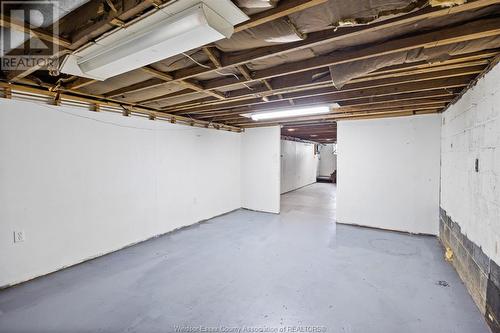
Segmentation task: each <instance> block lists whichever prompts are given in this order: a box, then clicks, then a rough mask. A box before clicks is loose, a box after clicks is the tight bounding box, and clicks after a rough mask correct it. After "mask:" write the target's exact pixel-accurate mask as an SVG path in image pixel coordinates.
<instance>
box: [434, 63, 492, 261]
mask: <svg viewBox="0 0 500 333" xmlns="http://www.w3.org/2000/svg"><path fill="white" fill-rule="evenodd" d="M441 136H442V137H441V152H442V153H441V164H442V165H441V207H442V208H443V209H445V210H446V213H447V214H448V215H449V216H450V217H451V218H452V220H453V221H455V222H457V223H458V224H459V225H460V227H461V231H462V233H464V234H466V235H467V237H468V238H469V239H470V240H471V241H472V242H474V243H476V244H477V245H479V246H481V247H482V249H483V251H484V252H485V253H486V254H487V255H488V256H489V257H490V258H491V259H493V260H494V261H495V262H497V263H500V65H497V66H495V67H494V68H493V69H492V70H491V71H490V72H488V73H487V74H486V75H485V76H484V77H483V78H481V79H480V80H479V81H478V83H477V85H475V86H474V87H472V88H471V89H470V90H469V91H467V92H466V93H465V94H464V95H463V96H462V97H461V98H460V100H458V102H457V103H455V104H454V105H452V106H451V107H450V108H449V109H448V110H447V111H445V112H444V113H443V125H442V134H441ZM476 158H477V159H479V172H476V171H475V160H476Z"/></svg>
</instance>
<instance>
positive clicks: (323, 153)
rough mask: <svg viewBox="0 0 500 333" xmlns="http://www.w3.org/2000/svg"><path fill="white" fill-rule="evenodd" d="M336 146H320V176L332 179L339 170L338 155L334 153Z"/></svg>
mask: <svg viewBox="0 0 500 333" xmlns="http://www.w3.org/2000/svg"><path fill="white" fill-rule="evenodd" d="M335 146H336V144H333V143H331V144H327V145H320V146H319V149H318V150H319V163H318V176H323V177H330V175H331V174H332V172H333V171H335V170H337V155H336V154H334V153H333V152H334V151H335Z"/></svg>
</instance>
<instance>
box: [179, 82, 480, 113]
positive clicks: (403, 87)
mask: <svg viewBox="0 0 500 333" xmlns="http://www.w3.org/2000/svg"><path fill="white" fill-rule="evenodd" d="M474 77H475V75H469V76H463V77H453V78H445V79H437V80H429V81H426V82H425V83H422V82H409V83H404V84H395V85H392V86H383V87H374V88H366V89H360V90H354V91H333V92H332V90H331V88H328V89H325V88H319V89H314V90H311V91H308V92H307V94H304V93H301V92H297V93H289V94H284V95H283V97H284V99H293V100H294V101H295V103H296V104H299V105H300V101H302V100H304V101H306V102H309V103H312V102H318V103H321V102H324V101H328V102H336V101H337V100H339V101H341V100H352V99H360V98H367V97H377V96H388V95H397V94H403V93H414V92H425V91H431V90H436V89H439V90H445V89H453V88H462V87H465V86H467V85H468V84H469V82H470V80H472V79H473V78H474ZM283 103H286V102H285V101H280V100H275V101H269V102H264V101H262V99H260V98H255V99H252V100H247V101H235V102H230V103H227V104H226V105H224V106H223V107H222V108H221V106H217V105H214V106H201V107H197V108H193V109H191V110H190V111H189V112H186V113H189V114H202V113H206V112H210V111H213V110H220V109H228V108H234V107H242V106H245V107H247V106H251V105H253V106H265V105H269V106H276V107H278V106H280V107H281V106H283ZM285 106H286V105H285ZM181 114H182V113H181Z"/></svg>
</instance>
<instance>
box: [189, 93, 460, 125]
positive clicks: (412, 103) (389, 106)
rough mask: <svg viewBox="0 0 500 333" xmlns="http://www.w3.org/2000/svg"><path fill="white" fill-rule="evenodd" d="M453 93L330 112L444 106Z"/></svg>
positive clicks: (234, 117) (237, 116)
mask: <svg viewBox="0 0 500 333" xmlns="http://www.w3.org/2000/svg"><path fill="white" fill-rule="evenodd" d="M452 98H453V95H452V96H449V97H445V98H439V99H432V100H431V99H422V100H420V99H414V100H405V101H400V100H398V101H393V102H390V103H376V104H364V105H346V106H341V107H340V108H336V109H333V110H332V112H331V113H346V112H359V111H370V110H382V109H392V108H395V107H400V108H405V107H417V106H425V107H428V106H433V107H434V106H437V107H444V106H446V105H447V104H448V103H449V102H451V101H452ZM196 119H205V118H201V117H200V118H196ZM241 119H246V118H244V117H242V116H240V113H238V114H232V115H229V116H222V117H220V116H219V117H217V116H216V117H213V118H211V120H212V121H217V122H227V121H233V120H241Z"/></svg>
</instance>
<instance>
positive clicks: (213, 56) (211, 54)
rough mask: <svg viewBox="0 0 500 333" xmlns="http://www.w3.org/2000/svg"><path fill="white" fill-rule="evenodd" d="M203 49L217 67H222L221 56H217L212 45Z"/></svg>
mask: <svg viewBox="0 0 500 333" xmlns="http://www.w3.org/2000/svg"><path fill="white" fill-rule="evenodd" d="M201 49H202V50H203V52H204V53H205V54H206V56H207V57H208V59H210V61H211V62H212V64H214V66H215V67H217V68H220V67H222V64H221V62H220V61H219V58H218V57H217V55H216V54H215V52H214V51H213V50H212V48H211V47H209V46H204V47H202V48H201Z"/></svg>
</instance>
